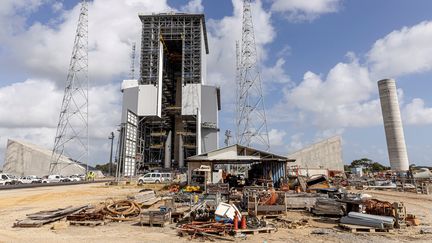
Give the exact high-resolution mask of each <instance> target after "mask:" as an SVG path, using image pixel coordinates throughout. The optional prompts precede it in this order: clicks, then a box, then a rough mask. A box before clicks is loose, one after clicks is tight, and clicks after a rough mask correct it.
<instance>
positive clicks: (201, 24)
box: [136, 13, 208, 171]
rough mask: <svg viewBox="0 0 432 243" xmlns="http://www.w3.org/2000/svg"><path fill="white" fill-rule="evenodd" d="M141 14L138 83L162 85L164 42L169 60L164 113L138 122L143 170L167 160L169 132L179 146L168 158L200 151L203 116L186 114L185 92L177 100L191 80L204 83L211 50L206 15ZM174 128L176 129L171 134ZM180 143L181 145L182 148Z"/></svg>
mask: <svg viewBox="0 0 432 243" xmlns="http://www.w3.org/2000/svg"><path fill="white" fill-rule="evenodd" d="M139 17H140V19H141V22H142V39H141V55H140V72H141V73H140V78H139V83H140V84H142V85H155V86H157V85H158V78H159V77H158V74H159V71H160V70H159V68H160V67H159V65H158V64H159V63H160V58H161V57H160V56H159V55H160V48H161V46H160V45H163V46H162V48H163V55H164V57H163V58H164V61H163V66H162V68H163V70H162V79H163V82H162V87H161V88H162V112H161V117H157V116H150V117H141V119H140V121H139V125H138V142H137V155H139V156H137V157H138V158H137V161H136V163H137V165H136V167H137V170H138V171H140V170H144V169H147V168H148V167H158V166H161V165H163V164H164V159H165V156H166V154H165V152H166V151H165V145H166V143H167V139H169V138H170V137H171V139H172V140H171V141H170V143H172V144H175V146H173V147H174V149H172V150H171V155H170V156H169V157H168V158H174V161H177V162H179V158H187V157H189V156H192V155H195V154H196V153H197V145H198V144H197V141H198V139H197V131H196V129H197V123H198V118H197V116H195V115H188V116H184V115H181V94H180V99H178V98H179V97H178V95H179V94H176V92H181V90H182V87H184V86H185V85H186V84H200V83H201V82H202V73H201V70H202V67H201V64H202V57H201V55H202V54H203V50H202V48H205V52H206V53H207V54H208V43H207V36H206V27H205V19H204V15H203V14H178V13H176V14H174V13H172V14H171V13H169V14H152V15H140V16H139ZM203 41H204V43H203ZM180 52H181V55H180ZM179 82H180V83H179ZM196 97H198V94H196ZM170 131H171V132H175V134H173V136H168V134H169V132H170ZM178 140H181V142H179V141H178ZM177 144H181V145H179V146H181V148H179V146H177ZM180 153H182V154H181V155H180ZM179 163H180V162H179ZM171 166H173V165H171ZM146 167H147V168H146Z"/></svg>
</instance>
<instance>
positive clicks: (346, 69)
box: [285, 58, 380, 129]
mask: <svg viewBox="0 0 432 243" xmlns="http://www.w3.org/2000/svg"><path fill="white" fill-rule="evenodd" d="M376 89H377V88H376V84H375V82H373V81H371V80H370V78H369V72H368V69H367V68H366V67H363V66H361V65H360V64H359V63H358V61H357V60H356V59H355V58H353V59H352V60H351V61H350V62H349V63H338V64H337V65H335V66H334V67H333V68H332V69H331V70H330V71H329V73H328V74H327V76H326V77H325V79H322V78H321V77H320V76H319V75H317V74H315V73H313V72H310V71H309V72H306V73H305V75H304V77H303V80H302V81H301V82H300V83H299V85H298V86H296V87H294V88H292V89H286V90H285V95H286V104H288V105H289V106H291V107H294V108H295V109H298V110H300V111H303V112H306V113H307V115H308V116H310V117H311V118H313V121H312V122H313V124H314V125H315V126H317V127H320V128H321V129H328V128H337V127H361V126H369V125H374V124H377V123H378V122H379V121H380V106H379V101H378V100H376V99H373V100H370V98H371V96H372V94H374V93H375V92H376Z"/></svg>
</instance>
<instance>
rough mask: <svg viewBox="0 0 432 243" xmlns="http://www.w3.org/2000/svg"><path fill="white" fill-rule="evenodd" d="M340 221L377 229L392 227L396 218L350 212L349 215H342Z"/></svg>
mask: <svg viewBox="0 0 432 243" xmlns="http://www.w3.org/2000/svg"><path fill="white" fill-rule="evenodd" d="M340 222H341V223H342V224H354V225H362V226H368V227H373V228H377V229H391V228H393V226H394V223H395V219H394V218H393V217H389V216H379V215H372V214H364V213H356V212H350V213H348V216H345V217H342V218H341V220H340Z"/></svg>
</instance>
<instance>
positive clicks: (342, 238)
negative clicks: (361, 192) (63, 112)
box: [0, 184, 432, 243]
mask: <svg viewBox="0 0 432 243" xmlns="http://www.w3.org/2000/svg"><path fill="white" fill-rule="evenodd" d="M140 189H141V188H138V187H135V186H128V187H126V186H110V187H109V186H105V185H104V184H86V185H73V186H61V187H42V188H32V189H19V190H7V191H0V242H30V241H31V242H66V241H75V242H76V240H78V241H80V242H81V241H82V242H164V243H167V242H190V241H195V242H200V240H196V239H194V240H190V239H189V238H186V237H179V236H177V233H176V230H175V225H169V226H166V227H165V228H160V227H152V228H150V227H141V226H135V225H134V224H133V223H131V222H123V223H109V224H107V225H104V226H97V227H93V228H92V227H86V226H69V227H66V228H64V229H59V230H53V229H51V225H45V226H43V227H41V228H13V227H12V225H13V223H14V222H15V220H16V219H24V218H25V215H26V214H29V213H35V212H38V211H40V210H48V209H56V208H60V207H66V206H71V205H73V206H79V205H86V204H92V203H99V202H103V201H105V200H106V199H108V198H113V199H122V198H125V197H126V196H127V195H133V194H134V193H136V192H138V191H139V190H140ZM365 193H368V194H370V195H372V196H374V197H376V198H378V199H381V200H387V201H390V202H393V201H402V202H404V203H405V206H406V208H407V211H408V213H412V214H415V215H417V217H419V218H420V220H421V222H422V225H420V226H417V227H409V228H407V229H403V230H396V231H394V232H391V233H358V234H354V233H348V232H344V231H342V230H339V229H337V228H336V227H335V226H336V224H335V223H334V222H329V221H328V220H325V219H322V218H318V217H313V216H311V215H310V214H308V213H306V212H302V211H294V212H288V214H287V215H286V217H287V218H288V219H303V218H307V219H309V224H310V227H306V228H301V229H278V231H277V232H275V233H270V234H269V233H262V234H257V235H247V237H246V239H234V238H233V239H234V240H235V241H236V242H266V243H270V242H344V243H347V242H412V241H416V242H432V234H429V235H422V234H420V233H419V231H420V228H422V227H430V226H432V195H417V194H413V193H400V192H388V191H365ZM319 228H326V229H329V230H330V231H329V233H328V234H324V235H317V234H312V231H313V230H316V229H319Z"/></svg>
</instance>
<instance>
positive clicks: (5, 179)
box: [0, 174, 14, 186]
mask: <svg viewBox="0 0 432 243" xmlns="http://www.w3.org/2000/svg"><path fill="white" fill-rule="evenodd" d="M12 184H14V180H13V179H12V178H11V176H10V175H8V174H0V185H3V186H4V185H12Z"/></svg>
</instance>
